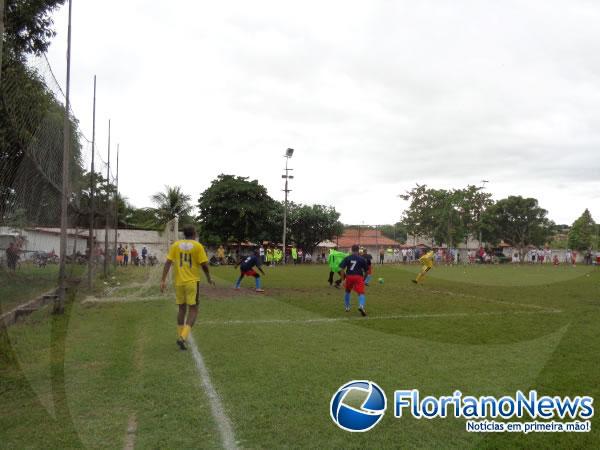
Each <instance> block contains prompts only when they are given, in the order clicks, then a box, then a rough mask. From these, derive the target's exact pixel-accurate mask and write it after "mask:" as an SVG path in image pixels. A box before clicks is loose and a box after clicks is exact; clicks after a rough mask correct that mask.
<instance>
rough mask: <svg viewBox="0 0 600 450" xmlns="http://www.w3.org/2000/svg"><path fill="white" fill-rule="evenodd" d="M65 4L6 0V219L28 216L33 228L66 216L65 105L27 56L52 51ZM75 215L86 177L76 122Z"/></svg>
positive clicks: (0, 202) (0, 125) (1, 86)
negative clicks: (57, 16) (55, 15)
mask: <svg viewBox="0 0 600 450" xmlns="http://www.w3.org/2000/svg"><path fill="white" fill-rule="evenodd" d="M63 3H64V0H58V1H57V0H6V1H5V2H4V4H5V10H4V11H3V12H4V13H5V33H4V34H3V35H2V40H3V45H2V58H1V61H2V67H1V73H2V78H1V80H0V81H1V82H0V220H1V221H2V222H6V220H7V219H8V217H10V216H11V215H14V213H15V211H17V210H19V209H20V210H23V211H25V215H24V220H25V222H26V223H27V224H28V225H46V226H57V225H58V223H59V217H60V214H59V213H60V194H61V181H62V169H61V165H62V149H63V120H64V115H65V110H64V106H63V105H62V104H61V102H59V101H58V100H57V99H56V98H55V96H54V94H53V93H52V92H51V91H50V90H49V89H48V88H47V86H46V84H45V82H44V80H43V78H42V77H41V76H40V75H39V74H38V73H37V72H36V71H35V70H34V69H32V68H30V67H28V65H27V64H26V61H27V56H28V55H30V54H40V53H42V52H44V51H46V50H47V48H48V45H49V44H50V40H51V38H52V37H53V36H54V30H53V29H52V19H51V13H52V12H53V11H54V10H55V9H56V8H57V7H59V6H60V5H62V4H63ZM70 140H71V146H70V147H71V161H70V172H71V173H70V185H71V186H72V187H73V191H74V195H72V196H71V201H70V204H69V207H70V210H69V212H70V215H71V216H73V215H76V214H77V208H78V204H77V198H78V193H77V191H76V190H77V187H78V185H79V181H80V178H81V175H82V172H83V171H82V167H81V147H80V144H79V135H78V123H77V121H76V119H75V118H72V117H71V136H70Z"/></svg>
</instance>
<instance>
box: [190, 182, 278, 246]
mask: <svg viewBox="0 0 600 450" xmlns="http://www.w3.org/2000/svg"><path fill="white" fill-rule="evenodd" d="M198 209H199V211H200V214H199V223H200V229H201V232H202V237H203V239H204V238H205V237H211V236H212V237H213V238H214V237H218V239H219V240H220V242H227V241H230V240H234V241H235V242H238V243H240V242H243V241H258V240H260V239H261V238H262V237H263V236H264V233H265V223H267V219H268V217H269V216H270V215H272V214H273V213H274V211H276V202H275V200H273V199H272V198H271V197H270V196H269V194H268V193H267V189H266V188H265V187H264V186H262V185H260V184H259V183H258V181H257V180H252V181H250V180H249V179H248V178H247V177H239V176H235V175H224V174H221V175H219V176H218V177H217V179H216V180H213V181H212V183H211V185H210V186H209V187H208V189H206V190H205V191H204V192H203V193H202V194H200V198H199V199H198Z"/></svg>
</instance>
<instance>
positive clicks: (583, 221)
mask: <svg viewBox="0 0 600 450" xmlns="http://www.w3.org/2000/svg"><path fill="white" fill-rule="evenodd" d="M595 241H596V222H594V219H593V218H592V214H591V213H590V211H589V210H588V209H587V208H586V210H585V211H584V212H583V213H582V214H581V216H579V218H578V219H577V220H576V221H575V222H573V226H572V227H571V231H570V232H569V238H568V246H569V248H572V249H574V250H579V251H583V250H587V249H589V248H591V247H592V246H594V245H597V244H596V242H595Z"/></svg>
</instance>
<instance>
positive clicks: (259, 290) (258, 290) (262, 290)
mask: <svg viewBox="0 0 600 450" xmlns="http://www.w3.org/2000/svg"><path fill="white" fill-rule="evenodd" d="M256 292H265V290H264V289H260V288H258V289H257V290H256Z"/></svg>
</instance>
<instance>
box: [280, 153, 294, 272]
mask: <svg viewBox="0 0 600 450" xmlns="http://www.w3.org/2000/svg"><path fill="white" fill-rule="evenodd" d="M293 154H294V149H293V148H288V149H287V150H286V151H285V155H283V156H284V157H285V175H282V176H281V178H285V188H284V189H283V192H284V193H285V201H284V206H283V239H282V243H283V261H282V262H283V264H285V235H286V231H287V208H288V193H289V192H291V191H290V190H289V189H288V181H289V180H290V179H293V178H294V177H293V176H291V175H290V174H289V173H290V170H294V169H289V168H288V162H289V160H290V158H291V157H292V155H293Z"/></svg>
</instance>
